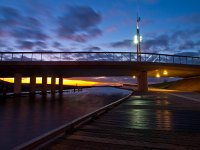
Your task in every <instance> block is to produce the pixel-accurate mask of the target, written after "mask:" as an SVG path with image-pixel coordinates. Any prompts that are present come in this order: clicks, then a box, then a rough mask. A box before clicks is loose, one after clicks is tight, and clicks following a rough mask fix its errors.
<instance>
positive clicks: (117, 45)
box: [109, 39, 133, 48]
mask: <svg viewBox="0 0 200 150" xmlns="http://www.w3.org/2000/svg"><path fill="white" fill-rule="evenodd" d="M132 43H133V41H131V40H127V39H126V40H123V41H117V42H112V43H110V44H109V46H110V47H113V48H130V47H132V46H133V44H132Z"/></svg>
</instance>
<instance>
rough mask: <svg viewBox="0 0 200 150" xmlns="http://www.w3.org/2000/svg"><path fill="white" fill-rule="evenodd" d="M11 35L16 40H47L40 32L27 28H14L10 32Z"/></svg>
mask: <svg viewBox="0 0 200 150" xmlns="http://www.w3.org/2000/svg"><path fill="white" fill-rule="evenodd" d="M12 35H13V36H14V37H15V38H17V39H33V40H46V39H47V38H48V36H47V35H46V34H44V33H43V32H42V31H40V30H37V29H29V28H16V29H14V30H13V31H12Z"/></svg>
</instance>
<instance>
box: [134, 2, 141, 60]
mask: <svg viewBox="0 0 200 150" xmlns="http://www.w3.org/2000/svg"><path fill="white" fill-rule="evenodd" d="M137 6H138V8H137V20H136V36H135V37H134V43H135V44H136V47H137V61H141V46H140V45H141V41H142V37H141V36H140V21H141V18H140V16H139V0H137Z"/></svg>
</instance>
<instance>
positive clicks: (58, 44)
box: [52, 41, 62, 48]
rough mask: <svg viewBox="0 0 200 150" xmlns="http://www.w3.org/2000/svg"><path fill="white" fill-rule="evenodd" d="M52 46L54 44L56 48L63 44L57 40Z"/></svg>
mask: <svg viewBox="0 0 200 150" xmlns="http://www.w3.org/2000/svg"><path fill="white" fill-rule="evenodd" d="M52 46H53V47H54V48H61V47H62V44H61V43H59V42H56V41H55V42H53V44H52Z"/></svg>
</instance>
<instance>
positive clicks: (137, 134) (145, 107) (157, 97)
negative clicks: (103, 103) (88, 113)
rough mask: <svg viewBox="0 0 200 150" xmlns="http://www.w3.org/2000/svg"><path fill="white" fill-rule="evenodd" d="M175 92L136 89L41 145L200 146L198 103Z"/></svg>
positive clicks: (72, 148) (99, 148)
mask: <svg viewBox="0 0 200 150" xmlns="http://www.w3.org/2000/svg"><path fill="white" fill-rule="evenodd" d="M181 94H183V93H181ZM178 95H179V94H177V93H176V94H175V95H174V94H168V93H164V92H162V93H161V92H160V93H159V92H149V93H147V94H145V95H144V94H142V95H141V94H140V93H136V94H134V95H133V96H131V97H130V98H129V99H128V100H126V101H125V102H123V103H122V104H120V105H118V106H117V107H115V108H114V109H112V110H111V111H109V112H108V113H106V114H104V115H103V116H101V117H99V118H97V119H96V120H94V121H92V122H91V123H90V124H87V125H84V126H82V128H80V129H79V130H77V131H76V132H74V133H73V134H72V135H68V136H64V137H61V138H59V139H57V140H56V141H54V142H53V143H51V144H49V145H47V146H46V147H45V148H44V149H51V150H54V149H55V150H57V149H66V150H68V149H69V150H79V149H81V150H90V149H91V150H93V149H94V150H111V149H113V150H123V149H124V150H129V149H130V150H132V149H137V150H138V149H139V150H140V149H170V150H171V149H177V150H181V149H200V142H199V141H200V103H199V102H198V101H195V100H193V99H187V97H185V98H183V97H180V96H178ZM199 96H200V94H199Z"/></svg>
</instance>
